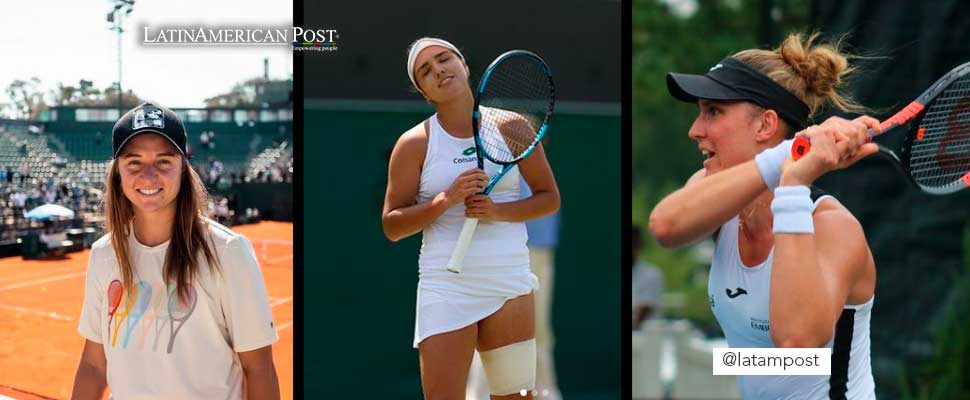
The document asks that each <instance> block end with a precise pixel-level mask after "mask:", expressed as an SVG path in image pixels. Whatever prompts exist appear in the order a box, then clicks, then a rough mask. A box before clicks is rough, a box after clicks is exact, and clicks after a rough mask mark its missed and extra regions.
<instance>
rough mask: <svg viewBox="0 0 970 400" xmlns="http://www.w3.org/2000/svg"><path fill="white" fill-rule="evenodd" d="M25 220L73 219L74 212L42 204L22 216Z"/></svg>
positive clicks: (61, 207)
mask: <svg viewBox="0 0 970 400" xmlns="http://www.w3.org/2000/svg"><path fill="white" fill-rule="evenodd" d="M24 217H25V218H30V219H37V220H46V219H51V218H74V210H71V209H70V208H67V207H64V206H60V205H57V204H44V205H42V206H40V207H37V208H35V209H33V210H30V211H28V212H27V213H26V214H24Z"/></svg>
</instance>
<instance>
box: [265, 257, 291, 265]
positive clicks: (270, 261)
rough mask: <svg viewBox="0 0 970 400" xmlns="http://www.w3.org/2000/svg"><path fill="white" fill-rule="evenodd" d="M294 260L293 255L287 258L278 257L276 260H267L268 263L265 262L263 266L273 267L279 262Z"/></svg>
mask: <svg viewBox="0 0 970 400" xmlns="http://www.w3.org/2000/svg"><path fill="white" fill-rule="evenodd" d="M292 259H293V255H292V254H287V255H285V256H279V257H276V258H270V259H268V260H266V262H264V263H263V264H266V265H273V264H276V263H278V262H283V261H286V260H292Z"/></svg>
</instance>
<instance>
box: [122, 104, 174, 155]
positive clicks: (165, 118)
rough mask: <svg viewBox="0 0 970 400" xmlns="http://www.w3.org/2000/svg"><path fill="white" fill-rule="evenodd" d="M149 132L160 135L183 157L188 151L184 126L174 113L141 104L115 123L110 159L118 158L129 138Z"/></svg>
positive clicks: (163, 108)
mask: <svg viewBox="0 0 970 400" xmlns="http://www.w3.org/2000/svg"><path fill="white" fill-rule="evenodd" d="M145 132H151V133H157V134H159V135H162V136H163V137H165V138H166V139H168V140H169V141H170V142H172V144H173V145H175V148H176V149H178V150H179V153H182V155H183V156H184V155H185V153H186V152H187V151H188V149H187V144H188V136H187V135H186V133H185V125H184V124H182V120H181V119H179V117H178V115H177V114H175V112H174V111H172V110H169V109H168V108H165V107H162V106H159V105H155V104H152V103H148V102H145V103H141V104H140V105H138V107H135V108H132V109H131V110H129V111H128V112H126V113H125V115H122V116H121V119H119V120H118V122H116V123H115V126H114V128H113V129H112V130H111V146H112V148H113V152H112V154H114V155H113V156H112V157H118V154H119V153H121V149H122V148H123V147H125V144H126V143H128V141H129V140H131V138H133V137H135V136H137V135H138V134H140V133H145Z"/></svg>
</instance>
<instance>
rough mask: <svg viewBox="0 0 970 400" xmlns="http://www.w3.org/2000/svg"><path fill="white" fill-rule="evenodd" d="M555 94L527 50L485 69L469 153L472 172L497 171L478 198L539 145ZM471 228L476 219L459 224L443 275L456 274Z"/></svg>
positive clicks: (505, 55)
mask: <svg viewBox="0 0 970 400" xmlns="http://www.w3.org/2000/svg"><path fill="white" fill-rule="evenodd" d="M555 92H556V91H555V86H553V83H552V72H551V71H550V70H549V66H548V65H546V63H545V61H543V60H542V58H540V57H539V56H537V55H536V54H535V53H532V52H529V51H525V50H511V51H507V52H505V53H503V54H502V55H500V56H498V58H496V59H495V61H492V63H491V64H490V65H489V66H488V68H487V69H485V74H484V75H482V80H481V82H479V84H478V91H477V92H476V94H475V106H474V108H472V129H473V130H474V135H475V152H476V153H477V155H478V168H480V169H484V166H485V159H488V160H489V161H491V162H493V163H495V164H498V165H501V166H502V169H501V171H499V173H498V174H496V175H495V176H494V177H492V180H491V181H490V182H489V183H488V186H486V187H485V190H484V191H483V192H482V194H486V195H487V194H489V193H490V192H491V191H492V188H494V187H495V184H496V183H498V181H499V180H500V179H502V177H503V176H505V174H506V173H508V172H509V171H510V170H512V168H513V167H515V164H516V163H518V162H519V161H522V160H523V159H525V158H526V157H528V156H529V154H532V152H533V150H535V148H536V146H538V145H539V141H540V140H542V137H543V136H544V135H545V134H546V131H547V130H548V128H549V118H550V117H551V116H552V111H553V108H554V106H555V103H556V100H555ZM477 226H478V219H477V218H468V219H466V220H465V223H464V225H463V226H462V228H461V234H459V235H458V242H457V244H456V245H455V250H454V251H453V252H452V253H451V258H450V259H449V260H448V266H447V267H448V270H449V271H451V272H454V273H460V272H461V269H462V263H463V262H464V260H465V254H467V253H468V245H469V244H471V240H472V235H473V234H474V233H475V228H476V227H477Z"/></svg>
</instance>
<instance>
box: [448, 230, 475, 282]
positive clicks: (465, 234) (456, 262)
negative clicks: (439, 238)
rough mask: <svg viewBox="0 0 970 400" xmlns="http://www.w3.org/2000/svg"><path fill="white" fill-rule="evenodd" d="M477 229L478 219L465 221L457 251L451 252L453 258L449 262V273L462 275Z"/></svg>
mask: <svg viewBox="0 0 970 400" xmlns="http://www.w3.org/2000/svg"><path fill="white" fill-rule="evenodd" d="M476 227H478V218H467V219H465V224H464V225H462V227H461V233H460V234H458V243H456V244H455V250H454V251H452V252H451V258H450V259H449V260H448V271H451V272H454V273H456V274H460V273H461V266H462V263H464V262H465V254H467V253H468V245H470V244H471V243H472V235H473V234H474V233H475V228H476Z"/></svg>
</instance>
